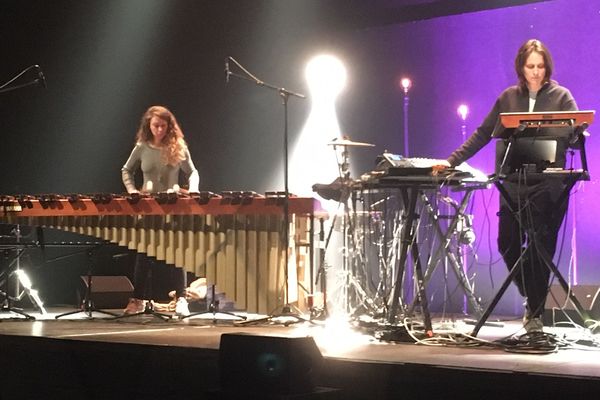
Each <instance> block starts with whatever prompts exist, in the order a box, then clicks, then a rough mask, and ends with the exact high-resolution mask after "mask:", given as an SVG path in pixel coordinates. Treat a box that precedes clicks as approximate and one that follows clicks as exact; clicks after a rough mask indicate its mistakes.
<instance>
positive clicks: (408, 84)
mask: <svg viewBox="0 0 600 400" xmlns="http://www.w3.org/2000/svg"><path fill="white" fill-rule="evenodd" d="M400 86H402V91H403V92H404V107H403V112H404V121H403V122H404V125H403V127H404V129H403V137H404V157H408V104H409V100H410V98H409V96H408V89H410V87H411V86H412V82H411V81H410V79H408V78H402V80H401V81H400Z"/></svg>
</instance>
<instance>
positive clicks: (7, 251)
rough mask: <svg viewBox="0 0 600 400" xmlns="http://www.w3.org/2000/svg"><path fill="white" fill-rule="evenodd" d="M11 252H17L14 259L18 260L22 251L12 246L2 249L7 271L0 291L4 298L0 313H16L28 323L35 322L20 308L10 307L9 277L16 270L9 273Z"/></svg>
mask: <svg viewBox="0 0 600 400" xmlns="http://www.w3.org/2000/svg"><path fill="white" fill-rule="evenodd" d="M11 250H16V251H17V255H16V258H17V259H19V258H20V257H21V254H22V253H23V250H24V249H23V248H19V247H17V246H14V247H13V248H4V260H5V261H6V265H7V269H6V272H5V276H4V290H2V291H0V295H1V296H4V300H3V302H2V309H1V310H0V312H2V313H16V314H19V315H21V316H23V317H24V319H25V320H28V321H30V320H35V317H34V316H32V315H29V314H27V313H26V312H25V311H23V310H21V309H20V308H15V307H13V306H12V301H13V298H12V297H11V296H10V291H9V278H10V277H11V275H13V273H16V270H15V271H12V272H10V262H9V254H10V251H11Z"/></svg>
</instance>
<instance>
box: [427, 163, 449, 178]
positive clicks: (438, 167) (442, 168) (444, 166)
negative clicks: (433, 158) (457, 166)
mask: <svg viewBox="0 0 600 400" xmlns="http://www.w3.org/2000/svg"><path fill="white" fill-rule="evenodd" d="M448 168H450V165H449V164H448V165H447V164H437V165H433V166H432V167H431V175H433V176H436V175H437V174H439V173H440V172H442V171H445V170H446V169H448Z"/></svg>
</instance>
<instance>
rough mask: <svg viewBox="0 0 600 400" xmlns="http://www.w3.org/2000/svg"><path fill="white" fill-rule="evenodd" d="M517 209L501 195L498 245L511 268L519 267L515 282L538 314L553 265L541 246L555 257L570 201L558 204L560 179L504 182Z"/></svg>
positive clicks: (529, 310)
mask: <svg viewBox="0 0 600 400" xmlns="http://www.w3.org/2000/svg"><path fill="white" fill-rule="evenodd" d="M503 187H504V188H505V189H506V191H507V193H508V195H509V196H510V199H511V200H512V202H513V204H515V205H516V209H514V210H511V208H510V207H509V205H508V203H507V201H506V199H505V198H504V197H503V196H500V212H499V214H498V215H499V226H498V249H499V250H500V253H501V254H502V258H503V259H504V262H505V263H506V266H507V267H508V269H509V270H511V269H512V268H513V267H515V266H516V267H517V268H518V269H517V273H516V275H515V277H514V283H515V284H516V285H517V288H518V289H519V293H520V294H521V295H522V296H523V297H525V298H526V306H527V313H528V315H529V316H530V317H539V316H540V315H541V314H542V313H543V311H544V303H545V302H546V295H547V293H548V283H549V278H550V272H551V271H550V268H549V267H548V266H547V264H546V263H544V262H543V261H542V258H541V257H540V255H539V247H538V246H542V247H543V248H544V249H545V250H546V253H547V254H548V255H549V257H551V258H552V257H554V253H555V250H556V242H557V239H558V233H559V230H560V226H561V224H562V221H563V219H564V216H565V214H566V210H567V205H568V201H567V200H565V201H564V202H562V203H563V204H562V205H559V204H557V202H558V200H559V197H560V195H561V193H562V192H563V191H564V186H563V185H562V184H560V183H557V182H542V183H537V184H533V185H531V184H530V185H524V184H519V183H513V182H505V183H503Z"/></svg>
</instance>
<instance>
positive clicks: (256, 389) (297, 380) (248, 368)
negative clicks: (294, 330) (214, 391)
mask: <svg viewBox="0 0 600 400" xmlns="http://www.w3.org/2000/svg"><path fill="white" fill-rule="evenodd" d="M322 362H323V357H322V355H321V352H320V351H319V348H318V347H317V345H316V344H315V342H314V340H313V338H311V337H276V336H253V335H249V334H244V333H232V334H223V335H221V345H220V351H219V373H220V384H221V390H222V391H223V392H226V393H231V392H237V393H246V394H250V393H251V394H254V395H294V394H303V393H311V392H313V391H315V389H316V382H315V381H316V378H317V376H318V373H319V369H320V368H321V364H322Z"/></svg>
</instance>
